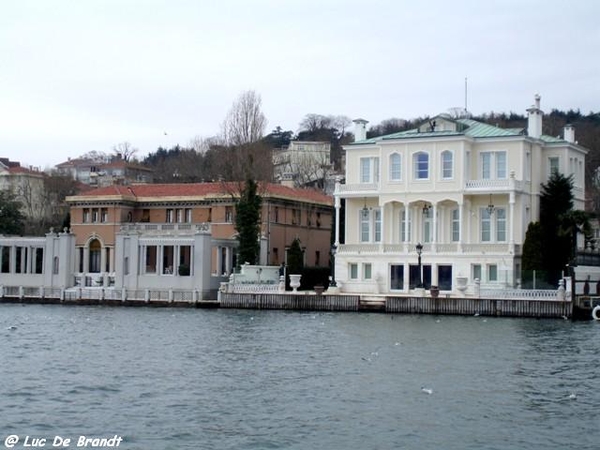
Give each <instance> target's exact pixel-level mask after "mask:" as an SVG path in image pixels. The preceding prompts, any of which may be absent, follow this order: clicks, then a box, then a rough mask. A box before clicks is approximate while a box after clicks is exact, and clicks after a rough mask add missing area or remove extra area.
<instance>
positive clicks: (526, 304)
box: [0, 292, 573, 318]
mask: <svg viewBox="0 0 600 450" xmlns="http://www.w3.org/2000/svg"><path fill="white" fill-rule="evenodd" d="M150 294H152V295H149V294H148V293H147V292H146V293H145V295H143V296H142V295H140V296H127V298H126V299H117V298H114V297H113V298H109V297H108V296H107V297H96V298H93V297H81V296H80V297H66V298H65V297H63V298H61V297H60V296H56V295H44V296H32V295H6V293H5V295H4V296H3V297H1V298H0V302H1V303H21V304H61V305H73V306H75V305H104V306H127V307H135V306H146V307H189V308H229V309H271V310H277V309H280V310H296V311H346V312H380V313H392V314H438V315H480V316H490V317H534V318H564V317H566V318H571V317H572V316H573V305H572V302H570V301H556V300H523V299H488V298H485V299H481V298H450V297H444V298H432V297H414V296H413V297H399V296H383V295H382V296H377V297H375V296H360V295H356V294H353V295H349V294H348V295H346V294H335V295H327V294H323V295H317V294H314V293H310V292H308V293H298V294H292V293H221V294H220V296H219V297H220V298H219V300H201V299H199V298H197V297H195V296H193V295H192V296H187V295H186V296H177V295H173V294H171V295H170V296H169V295H166V294H165V295H154V294H155V293H154V294H153V293H150Z"/></svg>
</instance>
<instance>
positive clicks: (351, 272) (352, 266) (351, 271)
mask: <svg viewBox="0 0 600 450" xmlns="http://www.w3.org/2000/svg"><path fill="white" fill-rule="evenodd" d="M348 278H349V279H351V280H358V264H357V263H349V264H348Z"/></svg>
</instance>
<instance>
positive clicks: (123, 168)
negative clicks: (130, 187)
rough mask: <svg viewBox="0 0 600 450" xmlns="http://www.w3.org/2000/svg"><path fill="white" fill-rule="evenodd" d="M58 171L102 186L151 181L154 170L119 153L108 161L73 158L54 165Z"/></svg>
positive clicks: (88, 183) (87, 182)
mask: <svg viewBox="0 0 600 450" xmlns="http://www.w3.org/2000/svg"><path fill="white" fill-rule="evenodd" d="M55 169H56V170H57V171H58V173H60V174H62V175H68V176H70V177H72V178H73V179H74V180H77V181H80V182H81V183H84V184H87V185H89V186H95V187H102V186H110V185H113V184H131V183H152V181H153V179H154V171H153V170H152V169H150V168H148V167H145V166H142V165H141V164H138V163H135V162H128V161H125V160H124V159H122V158H121V157H120V156H119V155H117V156H115V157H113V158H112V159H111V160H108V161H98V160H94V159H89V158H75V159H70V158H69V159H68V160H67V161H65V162H63V163H60V164H58V165H56V166H55Z"/></svg>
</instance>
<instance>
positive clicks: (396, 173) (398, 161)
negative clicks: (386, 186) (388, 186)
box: [390, 153, 402, 181]
mask: <svg viewBox="0 0 600 450" xmlns="http://www.w3.org/2000/svg"><path fill="white" fill-rule="evenodd" d="M401 179H402V157H401V156H400V155H399V154H398V153H392V154H391V155H390V181H400V180H401Z"/></svg>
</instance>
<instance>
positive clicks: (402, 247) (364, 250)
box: [337, 242, 521, 255]
mask: <svg viewBox="0 0 600 450" xmlns="http://www.w3.org/2000/svg"><path fill="white" fill-rule="evenodd" d="M415 246H416V243H401V244H379V243H378V244H340V246H339V248H338V250H337V252H338V253H339V254H371V255H376V254H384V253H396V254H405V255H407V254H411V253H414V252H415V251H416V249H415ZM509 250H511V251H512V250H514V252H515V254H520V252H521V246H520V245H510V244H508V243H497V244H459V243H457V242H452V243H436V244H431V243H428V244H423V253H424V254H427V253H429V254H434V255H435V254H458V253H461V254H465V253H467V254H498V253H500V254H502V253H506V252H507V251H509Z"/></svg>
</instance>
